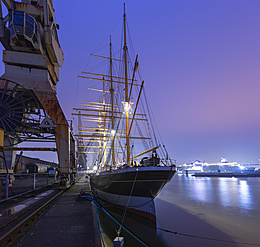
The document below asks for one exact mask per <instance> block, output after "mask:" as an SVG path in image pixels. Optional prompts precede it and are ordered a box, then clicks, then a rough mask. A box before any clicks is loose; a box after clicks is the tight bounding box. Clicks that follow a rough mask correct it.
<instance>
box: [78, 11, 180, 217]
mask: <svg viewBox="0 0 260 247" xmlns="http://www.w3.org/2000/svg"><path fill="white" fill-rule="evenodd" d="M123 30H124V31H123V49H121V58H120V57H119V58H116V57H114V56H113V52H112V43H111V36H110V44H109V47H110V48H109V56H107V57H105V56H101V55H96V54H91V56H92V57H95V58H96V59H105V60H106V61H108V62H109V66H108V67H109V69H108V72H107V73H106V74H104V73H97V72H86V71H84V72H82V74H81V75H80V76H79V77H80V78H84V79H88V80H90V81H92V82H93V81H95V86H97V87H98V84H100V87H99V88H89V89H90V90H91V91H92V92H93V93H95V94H100V95H99V99H98V101H91V100H88V101H85V102H84V103H82V105H83V106H84V108H74V113H73V115H78V117H79V121H78V122H79V126H78V134H76V135H75V136H76V138H77V139H78V153H79V154H80V155H83V154H84V155H86V156H87V157H86V160H87V163H88V164H90V163H92V164H93V170H94V172H93V173H92V174H90V184H91V189H92V192H93V195H94V196H95V197H96V199H97V200H99V202H101V203H103V205H110V206H111V205H112V206H116V207H122V208H123V209H127V210H128V211H129V212H133V213H135V214H137V215H141V216H144V217H146V218H148V219H150V220H152V221H155V220H156V215H155V206H154V198H155V197H156V196H157V195H158V194H159V192H160V191H161V190H162V188H163V187H164V186H165V184H166V183H167V182H169V181H170V180H171V178H172V177H173V175H174V174H175V172H176V168H175V161H174V160H172V159H170V157H169V155H168V152H167V151H166V148H165V145H163V144H160V143H159V141H158V137H156V133H155V132H156V128H155V127H154V125H153V121H154V119H153V117H152V116H151V114H150V113H151V109H150V107H149V105H148V104H147V102H148V99H147V98H146V97H145V91H144V81H142V80H141V78H140V73H138V70H139V69H138V68H139V63H138V56H136V59H135V62H134V63H133V64H132V63H131V58H130V55H129V52H128V47H127V40H126V37H127V33H126V14H125V10H124V15H123ZM116 64H119V66H118V67H119V69H117V67H116ZM97 67H98V69H100V66H97ZM116 72H118V74H116ZM140 82H141V83H140ZM89 98H90V97H89ZM81 119H82V120H83V121H84V122H87V126H83V124H82V121H81Z"/></svg>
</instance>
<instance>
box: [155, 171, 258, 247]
mask: <svg viewBox="0 0 260 247" xmlns="http://www.w3.org/2000/svg"><path fill="white" fill-rule="evenodd" d="M259 191H260V178H207V177H203V178H196V177H193V176H188V177H186V176H183V175H182V176H180V175H175V176H174V177H173V179H172V181H171V182H169V183H168V184H167V185H166V186H165V188H164V189H163V191H162V192H161V193H160V194H159V195H158V197H157V199H156V200H157V205H156V210H157V219H158V223H159V225H161V226H162V227H167V228H168V229H173V230H174V231H184V232H185V233H187V232H188V233H190V234H192V233H194V232H196V227H194V225H195V224H197V227H202V226H203V223H202V221H203V222H207V224H209V225H208V226H205V229H206V230H204V231H203V232H202V231H201V232H198V233H197V234H199V235H203V236H206V237H207V236H209V235H211V237H216V236H217V235H218V237H219V238H222V237H225V236H221V233H220V232H218V233H217V230H216V229H218V230H220V231H221V232H222V233H224V234H227V235H228V236H230V238H231V240H232V239H234V241H237V242H249V243H257V244H259V245H260V236H259V233H258V229H259V228H260V193H259ZM166 208H167V209H168V208H172V210H171V211H172V212H174V210H175V211H176V212H178V214H179V215H178V217H179V220H181V219H183V220H184V221H185V222H184V223H183V222H182V223H180V222H179V221H177V219H178V217H177V216H176V215H174V214H173V215H172V218H170V217H169V215H168V217H165V216H164V212H163V210H164V211H166ZM185 212H186V213H185ZM180 215H181V217H180ZM189 215H190V216H189ZM194 217H196V218H194ZM196 219H200V220H202V221H197V220H196ZM210 226H211V227H212V229H211V230H209V229H210ZM207 229H208V230H207ZM165 237H167V238H169V239H170V240H171V241H175V242H176V237H175V238H173V237H172V236H168V235H167V236H165ZM183 241H186V240H185V239H184V238H180V241H179V242H178V244H177V245H178V246H185V245H183V244H182V243H183ZM187 241H188V240H187ZM191 243H192V242H186V244H191ZM199 244H200V243H198V246H199ZM201 244H203V243H201ZM193 246H194V244H193ZM212 246H213V245H212ZM214 246H221V245H214ZM223 246H226V245H223Z"/></svg>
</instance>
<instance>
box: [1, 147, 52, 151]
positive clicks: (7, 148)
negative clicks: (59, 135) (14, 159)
mask: <svg viewBox="0 0 260 247" xmlns="http://www.w3.org/2000/svg"><path fill="white" fill-rule="evenodd" d="M4 150H5V151H52V152H57V148H29V147H5V148H4Z"/></svg>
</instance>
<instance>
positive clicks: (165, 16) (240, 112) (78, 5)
mask: <svg viewBox="0 0 260 247" xmlns="http://www.w3.org/2000/svg"><path fill="white" fill-rule="evenodd" d="M125 3H126V13H127V19H128V25H129V28H130V34H131V39H132V42H133V45H134V50H135V52H136V53H137V54H138V55H139V64H140V67H139V68H140V69H141V73H142V78H143V80H145V87H146V93H147V95H148V96H150V98H152V97H153V98H154V100H153V101H152V100H150V104H151V107H152V110H153V114H154V116H155V117H156V121H157V125H158V128H159V129H160V134H161V137H162V139H163V140H164V142H165V144H166V146H167V149H168V152H169V153H170V156H171V157H172V158H175V159H176V160H177V164H182V163H184V162H192V161H195V160H196V159H198V160H201V161H207V162H217V161H219V160H220V158H221V157H225V158H226V159H227V160H229V161H238V162H240V163H251V162H258V159H259V158H260V110H259V106H260V70H259V67H260V14H259V13H260V1H259V0H164V1H159V0H153V1H148V0H141V1H140V0H126V1H125ZM54 8H55V11H56V20H57V23H58V24H59V25H60V30H59V40H60V43H61V46H62V48H63V51H64V57H65V61H64V65H63V67H62V68H61V69H60V82H59V84H58V98H59V100H60V102H61V105H62V108H63V110H64V112H65V114H66V116H67V118H68V119H72V116H71V112H72V108H73V107H75V106H79V104H80V102H82V101H83V100H84V99H85V98H86V95H84V90H85V89H84V86H85V85H84V81H83V80H79V79H78V78H77V76H78V75H79V74H80V73H81V71H83V70H84V68H85V67H86V65H87V62H88V57H89V54H90V53H92V52H93V51H94V50H95V49H96V48H97V47H98V45H99V44H100V43H101V42H102V41H103V40H104V39H107V42H108V36H107V35H108V34H109V33H110V31H111V30H112V29H113V28H114V27H115V25H116V24H117V23H118V22H120V20H122V15H123V1H121V0H111V1H108V0H96V1H90V0H77V1H72V0H54ZM121 26H122V25H121V22H120V23H119V27H120V28H121ZM112 39H113V37H112ZM1 49H2V48H1ZM1 53H2V52H1ZM1 55H2V54H1ZM3 68H4V66H3V64H1V65H0V70H1V72H3ZM1 74H2V73H1ZM76 97H77V98H76ZM51 155H53V154H51ZM48 159H50V160H55V159H56V157H52V156H50V157H49V158H48Z"/></svg>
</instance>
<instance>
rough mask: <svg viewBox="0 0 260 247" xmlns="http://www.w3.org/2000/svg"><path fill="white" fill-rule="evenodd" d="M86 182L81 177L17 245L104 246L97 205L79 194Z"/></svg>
mask: <svg viewBox="0 0 260 247" xmlns="http://www.w3.org/2000/svg"><path fill="white" fill-rule="evenodd" d="M87 186H89V184H88V181H87V179H86V178H85V177H82V178H80V179H79V180H78V181H77V182H76V183H75V184H74V185H73V186H72V187H71V188H69V189H68V191H66V192H65V194H63V195H62V197H60V198H59V199H58V200H57V201H56V202H55V203H54V205H53V206H52V207H51V209H50V210H49V211H48V212H47V213H46V214H45V215H44V216H43V217H42V218H41V219H40V220H39V221H38V222H37V223H36V224H35V226H34V227H33V228H32V229H31V230H29V231H28V233H27V234H26V235H25V236H24V237H23V238H22V239H21V240H20V242H18V243H17V244H16V245H15V246H26V247H27V246H37V247H46V246H48V247H52V246H53V247H54V246H55V247H57V246H87V247H88V246H91V247H93V246H98V247H99V246H101V244H100V237H99V230H98V225H97V222H96V215H95V208H94V207H93V204H92V202H90V201H87V200H86V199H85V198H81V197H80V191H81V189H83V188H86V187H87Z"/></svg>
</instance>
